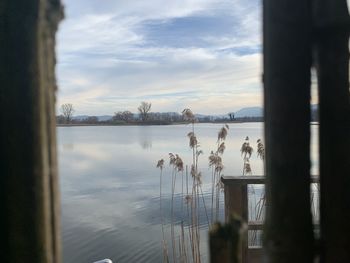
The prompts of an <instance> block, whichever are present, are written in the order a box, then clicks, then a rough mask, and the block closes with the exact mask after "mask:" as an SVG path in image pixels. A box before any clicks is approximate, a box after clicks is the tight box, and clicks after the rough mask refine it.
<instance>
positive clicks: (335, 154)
mask: <svg viewBox="0 0 350 263" xmlns="http://www.w3.org/2000/svg"><path fill="white" fill-rule="evenodd" d="M314 26H315V37H316V38H315V64H316V69H317V73H318V86H319V100H320V103H319V107H320V136H319V144H320V182H321V183H320V185H321V202H320V205H321V262H327V263H331V262H350V239H349V236H348V233H350V225H349V222H350V195H349V189H350V154H349V149H350V93H349V48H348V45H349V29H350V18H349V13H348V8H347V3H346V0H338V1H334V0H318V1H314Z"/></svg>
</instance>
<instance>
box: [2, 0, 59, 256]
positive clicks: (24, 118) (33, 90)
mask: <svg viewBox="0 0 350 263" xmlns="http://www.w3.org/2000/svg"><path fill="white" fill-rule="evenodd" d="M62 14H63V12H62V7H61V4H60V1H59V0H26V1H23V0H22V1H20V0H4V1H1V4H0V16H1V19H0V21H1V22H0V39H1V41H0V83H1V93H0V109H1V110H0V111H1V120H0V122H1V138H0V141H1V153H2V154H1V157H2V158H1V161H0V162H1V170H2V172H1V176H0V208H1V210H2V216H1V217H0V227H1V232H0V233H1V234H0V240H1V244H0V247H1V252H0V261H1V262H33V263H34V262H39V263H40V262H54V263H56V262H60V261H61V248H60V229H59V219H60V213H59V196H58V178H57V177H58V174H57V156H56V132H55V131H56V128H55V92H56V80H55V72H54V68H55V50H54V47H55V33H56V30H57V25H58V23H59V21H60V20H61V18H62Z"/></svg>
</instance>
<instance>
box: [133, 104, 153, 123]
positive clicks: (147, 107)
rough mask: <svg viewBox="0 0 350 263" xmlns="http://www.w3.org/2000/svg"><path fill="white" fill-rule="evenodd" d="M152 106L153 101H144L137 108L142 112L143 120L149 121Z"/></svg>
mask: <svg viewBox="0 0 350 263" xmlns="http://www.w3.org/2000/svg"><path fill="white" fill-rule="evenodd" d="M151 107H152V104H151V103H149V102H145V101H142V102H141V104H140V106H139V107H138V108H137V109H138V111H139V113H140V117H141V120H142V121H147V119H148V116H149V111H150V110H151Z"/></svg>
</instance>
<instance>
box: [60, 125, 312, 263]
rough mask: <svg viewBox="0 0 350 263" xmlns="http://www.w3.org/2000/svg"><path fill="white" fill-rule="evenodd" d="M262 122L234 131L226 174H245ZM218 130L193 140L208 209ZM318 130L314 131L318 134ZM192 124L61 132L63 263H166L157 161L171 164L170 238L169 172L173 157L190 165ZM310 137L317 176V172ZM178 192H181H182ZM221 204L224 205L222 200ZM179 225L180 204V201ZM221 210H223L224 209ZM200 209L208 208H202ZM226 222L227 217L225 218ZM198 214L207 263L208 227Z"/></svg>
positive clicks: (256, 165) (257, 170)
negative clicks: (245, 155) (246, 155)
mask: <svg viewBox="0 0 350 263" xmlns="http://www.w3.org/2000/svg"><path fill="white" fill-rule="evenodd" d="M262 125H263V124H262V123H245V124H232V125H230V130H229V134H228V137H227V140H226V152H225V153H224V157H223V162H224V166H225V169H224V174H225V175H241V174H242V166H243V161H242V157H241V155H240V147H241V145H242V143H243V141H244V139H245V137H246V136H249V138H250V142H251V145H252V146H253V148H254V149H256V140H257V139H259V138H263V126H262ZM221 127H222V125H221V124H197V125H196V128H195V129H196V131H195V132H196V134H197V138H198V140H199V142H200V145H201V149H202V150H203V152H204V154H203V155H202V156H201V158H200V170H201V172H202V174H203V191H204V196H205V199H206V202H208V205H209V204H210V197H209V192H210V191H211V190H210V189H211V188H210V182H211V171H210V170H209V168H208V156H209V153H210V151H211V150H214V149H215V147H216V139H217V132H218V130H219V129H220V128H221ZM316 128H317V127H315V126H312V131H313V134H314V133H315V130H316ZM190 130H191V127H190V126H188V125H172V126H110V127H106V126H98V127H93V126H90V127H60V128H58V148H59V169H60V176H61V177H60V180H61V198H62V237H63V255H64V262H74V263H77V262H87V263H88V262H93V261H96V260H99V259H103V258H110V259H112V260H113V262H161V261H162V248H161V240H162V235H161V221H160V216H159V215H160V212H159V170H158V169H156V167H155V166H156V164H157V161H158V160H159V159H161V158H164V159H165V160H166V165H165V169H164V174H163V190H162V191H163V197H162V200H163V204H164V205H163V207H165V208H164V217H165V223H166V225H167V228H166V231H169V222H170V211H169V209H170V199H171V196H170V192H171V188H170V185H171V169H170V167H169V166H168V153H169V152H172V153H177V154H179V155H180V156H181V157H182V159H183V160H184V163H185V164H188V165H190V164H191V162H190V160H191V149H190V148H189V146H188V139H187V136H186V135H187V133H188V132H189V131H190ZM316 141H317V138H316V137H313V142H312V144H311V146H312V156H313V164H312V167H313V168H312V169H313V173H316V172H317V169H316V166H317V163H316V161H315V159H316V158H315V153H316V152H317V143H316ZM251 166H252V170H253V174H255V175H261V174H262V171H263V164H262V161H261V160H259V159H258V158H257V156H256V152H254V153H253V156H252V158H251ZM177 189H178V190H180V189H181V185H180V186H179V185H177ZM221 200H222V198H221ZM175 204H176V208H177V209H176V210H175V219H176V223H177V224H179V219H178V218H177V215H178V214H179V211H180V207H181V206H182V205H183V199H182V197H181V195H176V197H175ZM222 206H223V205H222V203H221V207H222ZM202 210H203V209H202ZM220 215H221V217H222V216H223V210H221V211H220ZM205 218H206V217H205V216H204V212H203V211H202V214H201V237H202V242H201V246H202V252H203V259H204V262H206V261H207V258H208V257H207V241H206V236H207V223H206V219H205Z"/></svg>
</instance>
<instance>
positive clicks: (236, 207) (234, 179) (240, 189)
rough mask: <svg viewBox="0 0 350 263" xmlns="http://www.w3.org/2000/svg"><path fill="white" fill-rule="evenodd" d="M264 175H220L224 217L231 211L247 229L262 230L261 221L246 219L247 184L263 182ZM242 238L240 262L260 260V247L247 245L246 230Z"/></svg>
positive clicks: (315, 181) (314, 177)
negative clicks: (246, 225) (244, 223)
mask: <svg viewBox="0 0 350 263" xmlns="http://www.w3.org/2000/svg"><path fill="white" fill-rule="evenodd" d="M265 179H266V178H265V176H222V177H221V181H222V182H223V184H224V193H225V219H226V221H227V220H228V218H229V216H230V215H232V214H233V213H235V214H237V215H239V216H240V217H241V218H242V219H243V220H244V221H245V222H247V223H248V231H249V230H263V222H262V221H249V220H248V218H249V217H248V185H252V184H265ZM318 180H319V179H318V177H317V176H312V177H311V181H310V182H311V183H318ZM245 235H246V236H245V237H244V238H243V239H242V246H241V249H242V251H241V260H242V263H255V262H261V261H262V256H263V255H262V247H261V246H248V232H246V234H245Z"/></svg>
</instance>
